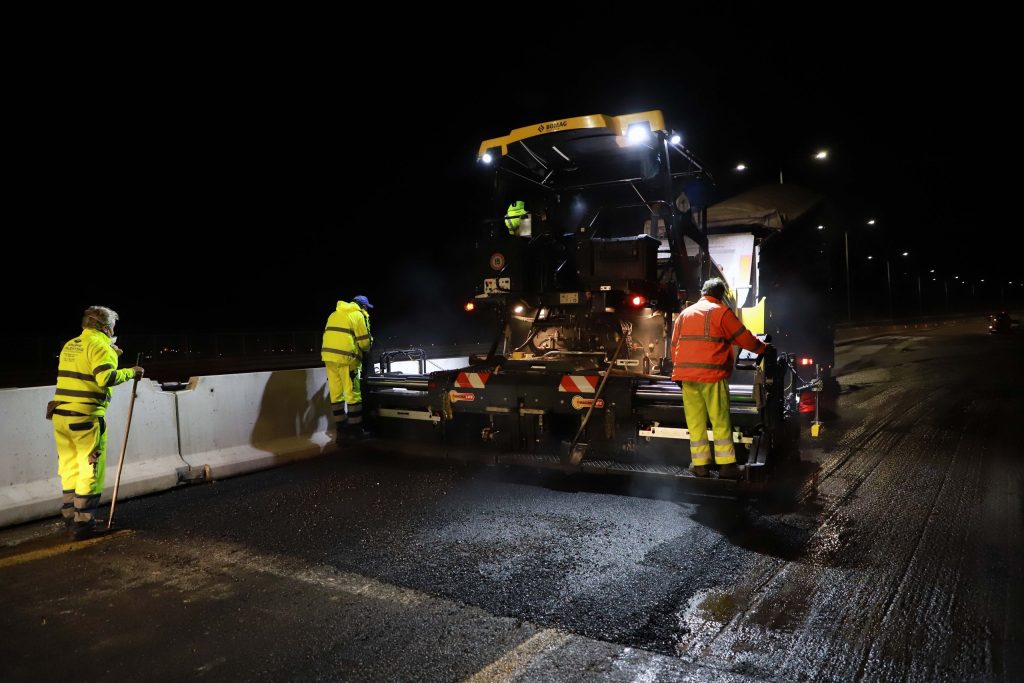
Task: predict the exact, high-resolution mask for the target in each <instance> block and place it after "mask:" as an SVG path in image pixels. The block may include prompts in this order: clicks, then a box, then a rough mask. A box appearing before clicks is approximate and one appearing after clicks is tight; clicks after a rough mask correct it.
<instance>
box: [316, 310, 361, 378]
mask: <svg viewBox="0 0 1024 683" xmlns="http://www.w3.org/2000/svg"><path fill="white" fill-rule="evenodd" d="M372 344H373V337H371V336H370V315H369V313H367V312H366V311H364V310H363V309H362V308H360V307H359V304H354V303H349V302H348V301H339V302H338V307H337V309H335V311H334V313H331V315H330V317H328V318H327V327H326V328H325V329H324V341H323V346H322V347H321V349H320V358H321V359H322V360H324V361H330V362H332V363H344V364H346V365H360V364H361V363H362V362H363V356H364V355H365V354H366V353H369V351H370V346H371V345H372Z"/></svg>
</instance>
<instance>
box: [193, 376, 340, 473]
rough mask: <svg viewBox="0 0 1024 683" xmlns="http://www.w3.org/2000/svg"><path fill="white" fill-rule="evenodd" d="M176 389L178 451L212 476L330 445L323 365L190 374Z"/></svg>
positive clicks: (317, 451) (302, 455)
mask: <svg viewBox="0 0 1024 683" xmlns="http://www.w3.org/2000/svg"><path fill="white" fill-rule="evenodd" d="M189 384H190V387H189V389H186V390H184V391H179V392H177V400H178V425H179V433H180V436H181V454H182V457H183V458H184V459H185V460H187V461H188V462H190V463H191V464H192V465H193V466H198V467H202V466H204V465H208V466H209V467H210V474H211V476H212V477H213V478H214V479H219V478H223V477H228V476H232V475H235V474H240V473H242V472H249V471H253V470H258V469H264V468H267V467H274V466H276V465H282V464H285V463H287V462H291V461H293V460H297V459H301V458H308V457H312V456H315V455H320V454H321V453H322V452H323V451H324V450H327V449H333V446H332V445H331V443H332V437H331V436H329V435H328V433H327V430H328V426H329V425H330V422H329V417H330V407H331V403H330V397H329V395H328V391H327V373H326V370H325V369H324V368H309V369H304V370H278V371H274V372H254V373H248V374H240V375H215V376H210V377H194V378H192V379H191V380H190V383H189Z"/></svg>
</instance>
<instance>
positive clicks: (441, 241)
mask: <svg viewBox="0 0 1024 683" xmlns="http://www.w3.org/2000/svg"><path fill="white" fill-rule="evenodd" d="M858 8H859V11H858V14H856V15H853V14H851V15H849V16H844V15H843V14H842V12H843V10H839V9H836V8H831V9H829V10H828V14H826V13H825V9H824V8H822V9H820V10H814V11H813V12H811V13H806V14H797V13H792V14H789V15H778V14H767V13H759V14H751V13H750V12H748V11H740V10H736V11H733V12H719V13H715V14H699V15H698V14H694V13H692V12H691V11H689V10H686V9H685V8H684V7H683V6H682V5H680V4H669V5H664V6H659V5H656V4H655V5H642V6H636V7H630V6H625V5H621V4H616V5H593V4H590V5H579V6H573V5H569V6H567V8H563V9H560V10H559V11H557V12H554V11H551V10H550V9H549V8H547V7H544V6H534V7H529V6H521V7H520V6H516V7H515V8H509V9H507V10H502V9H501V8H500V7H498V8H492V9H491V10H489V11H488V14H487V15H486V16H485V15H482V14H479V13H470V14H464V13H459V14H458V15H457V16H456V10H454V9H445V8H442V7H434V8H432V9H431V11H430V12H426V11H424V12H422V13H409V12H407V11H400V10H398V9H397V8H390V7H385V6H380V7H378V8H377V9H369V8H366V7H363V8H360V9H359V12H358V13H357V12H352V13H351V14H347V15H343V14H337V15H330V16H323V17H317V16H312V15H310V16H302V17H297V16H289V17H279V16H272V15H264V16H252V15H245V16H241V15H240V16H232V17H217V18H212V17H209V16H194V17H180V16H179V17H160V18H146V19H145V20H142V19H140V18H137V17H129V18H124V17H122V18H120V21H121V22H124V21H128V22H129V23H128V24H127V25H125V24H123V23H117V24H112V25H110V26H95V27H93V26H92V24H90V25H89V28H88V29H86V28H85V27H84V26H83V27H82V28H81V30H79V28H78V27H76V26H72V25H67V24H66V25H64V26H63V27H61V28H60V29H59V30H58V29H54V30H52V31H51V30H49V29H48V28H46V27H43V28H37V29H36V30H38V34H37V36H36V38H37V39H36V40H34V41H33V45H32V49H30V50H28V51H27V52H26V53H25V54H24V55H23V56H22V58H21V59H20V60H19V61H18V62H17V64H16V65H15V67H16V68H15V77H14V79H13V81H12V83H11V84H10V85H9V88H10V90H9V93H8V95H9V97H8V98H6V99H7V107H8V114H9V115H11V118H10V119H9V125H10V122H14V124H13V125H10V127H9V133H10V142H11V144H12V152H13V154H12V155H11V157H10V161H11V166H10V167H9V169H10V170H11V171H13V174H12V179H13V182H12V184H11V185H10V186H9V187H8V189H9V191H11V195H10V196H12V198H13V202H12V203H13V206H14V211H12V212H11V213H10V214H8V220H7V221H6V222H7V231H6V232H7V240H6V243H7V248H6V249H5V253H6V254H5V255H6V259H5V260H6V262H7V269H6V273H5V275H4V282H5V284H4V288H5V291H6V292H7V294H8V297H7V298H8V304H9V305H8V314H9V315H7V316H5V317H6V323H5V328H6V331H5V333H6V334H14V335H32V334H38V335H51V334H57V335H65V336H67V335H70V334H74V332H75V331H76V330H77V329H78V323H79V318H80V314H81V311H82V309H83V308H85V307H86V306H88V305H91V304H101V305H107V306H110V307H112V308H114V309H115V310H117V311H118V312H119V313H120V314H121V318H122V321H121V324H120V326H119V329H118V332H119V334H121V335H126V334H132V333H167V332H212V331H233V330H318V329H321V328H322V326H323V322H324V320H325V319H326V316H327V314H328V313H329V312H330V311H331V310H333V308H334V303H335V301H336V300H338V299H346V300H350V299H351V298H352V297H353V296H355V295H356V294H365V295H367V296H368V297H369V298H370V300H371V301H373V302H374V303H375V304H376V306H377V308H376V309H375V310H374V312H373V313H374V317H373V320H374V325H375V332H376V334H377V335H378V339H379V340H380V339H385V338H386V339H390V340H392V343H403V344H404V343H417V344H423V343H427V342H438V343H440V342H466V341H475V339H469V337H475V336H479V335H480V332H479V328H478V329H474V330H472V331H468V330H467V329H466V328H465V324H464V323H465V317H466V316H465V314H464V313H463V312H462V310H461V304H462V302H463V301H464V300H465V298H466V296H467V295H469V294H471V291H472V290H471V281H470V280H469V278H468V276H469V274H470V272H471V271H472V266H471V264H470V262H469V259H470V258H471V254H472V241H473V239H474V236H475V235H476V234H477V231H478V230H479V220H480V219H481V218H483V217H485V216H486V214H487V212H488V211H489V209H490V205H489V202H488V200H487V188H488V184H487V177H486V174H483V173H481V172H480V169H479V168H478V166H477V164H476V161H475V158H476V152H477V147H478V145H479V143H480V141H481V140H483V139H485V138H490V137H495V136H499V135H503V134H506V133H507V132H508V131H509V130H511V129H512V128H515V127H519V126H523V125H528V124H531V123H537V122H542V121H547V120H552V119H559V118H565V117H569V116H578V115H583V114H592V113H606V114H612V115H616V114H622V113H627V112H633V111H643V110H646V109H654V108H658V109H661V110H663V111H664V113H665V117H666V121H667V122H668V123H669V125H670V126H672V127H673V128H674V129H676V130H677V131H679V132H681V133H682V135H683V136H684V140H685V144H686V145H687V146H688V147H689V148H690V149H691V150H692V151H693V152H694V153H696V154H697V155H698V156H699V157H700V158H701V159H702V160H703V161H704V162H705V163H706V164H707V165H708V167H709V168H710V170H711V171H712V173H713V174H714V176H715V178H716V181H717V186H716V188H715V189H714V193H713V194H714V195H715V196H713V197H712V199H714V200H720V199H724V198H726V197H728V196H731V195H733V194H736V193H738V192H740V191H742V190H744V189H748V188H750V187H753V186H754V185H756V184H758V183H760V182H777V181H778V174H779V170H780V169H781V170H782V171H783V174H784V178H785V181H786V182H787V183H790V182H792V183H798V184H804V185H807V186H808V187H811V188H813V189H816V190H818V191H820V192H822V193H823V194H826V195H828V196H829V197H830V199H831V200H832V201H834V202H835V203H836V204H837V205H839V206H840V207H841V208H842V210H843V211H844V212H845V215H846V216H848V220H849V223H848V225H844V226H835V227H841V228H843V229H845V230H847V231H848V233H849V239H850V250H851V259H852V261H853V268H852V271H853V278H854V283H855V285H854V290H855V294H856V295H857V296H856V303H855V314H856V315H859V316H860V317H867V316H869V315H871V314H872V313H873V309H872V307H871V305H870V300H871V299H873V298H877V297H878V296H882V295H884V291H885V290H884V286H885V285H884V283H885V280H884V274H883V273H882V271H878V270H874V271H872V270H868V269H867V268H866V266H867V265H868V264H867V261H866V260H864V259H865V257H866V255H867V254H869V253H872V254H884V253H889V254H895V253H898V252H901V251H903V250H908V251H909V252H910V253H911V254H912V255H911V257H908V258H906V259H904V260H903V261H902V262H901V261H899V259H896V260H894V262H893V263H894V269H896V270H900V272H901V273H902V272H906V275H902V276H901V275H899V274H897V273H895V272H894V278H896V279H897V282H896V283H895V284H896V293H897V297H898V303H897V312H899V311H900V310H901V308H902V309H903V312H905V313H906V314H911V313H920V312H922V311H919V310H916V309H915V306H916V304H917V303H918V300H917V299H916V298H915V299H914V305H915V306H911V305H910V303H909V302H910V291H911V290H910V288H911V282H912V280H913V278H914V277H915V273H916V274H921V273H923V272H925V271H926V270H930V269H932V268H934V269H936V270H937V271H938V275H939V276H940V277H944V278H946V279H948V278H949V277H950V276H951V275H953V274H954V273H955V274H956V275H958V276H959V277H960V278H961V279H962V280H963V281H970V282H973V283H974V285H975V289H974V291H973V293H974V296H975V298H976V299H979V298H980V299H983V300H987V301H991V302H992V305H993V306H994V305H996V304H998V303H1000V301H1001V297H1005V296H1006V294H1005V292H1004V291H1002V290H1003V289H1004V288H1003V286H1002V285H998V287H999V288H998V289H997V284H996V283H1000V282H1009V281H1014V282H1015V285H1014V286H1016V287H1019V285H1018V284H1017V283H1019V282H1020V281H1021V280H1022V279H1024V273H1022V272H1021V267H1020V265H1019V264H1020V255H1021V247H1022V246H1024V243H1022V239H1021V236H1020V227H1019V225H1018V222H1017V221H1016V219H1015V213H1016V212H1015V211H1014V210H1013V200H1014V199H1015V197H1016V193H1015V192H1014V189H1015V188H1014V187H1013V186H1014V185H1016V174H1015V172H1014V171H1013V170H1012V168H1013V164H1014V163H1016V162H1015V160H1014V157H1015V147H1016V146H1017V138H1018V135H1017V132H1016V126H1017V125H1018V120H1019V117H1017V115H1016V113H1015V112H1016V109H1015V108H1014V107H1011V106H1010V101H1011V100H1012V99H1013V97H1010V96H1009V95H1012V93H1010V94H1009V95H1008V94H1007V92H1008V89H1010V88H1012V87H1014V84H1015V83H1016V82H1017V81H1018V80H1019V78H1018V77H1017V76H1016V75H1015V72H1014V71H1011V64H1013V63H1015V62H1016V60H1015V59H1014V57H1013V55H1012V48H1013V43H1012V42H1010V41H1009V38H1008V36H1006V35H1004V32H1005V30H1004V28H1003V25H1004V24H1006V20H1005V18H1004V19H1003V20H1000V19H999V18H998V17H985V18H973V17H956V16H952V17H927V18H925V17H908V18H905V19H897V18H895V17H889V16H887V15H882V14H874V13H872V12H871V11H869V10H867V9H866V8H864V7H863V6H858ZM836 12H839V14H836ZM95 22H96V18H95V17H93V18H92V23H95ZM99 23H102V22H99ZM457 27H467V28H457ZM1007 30H1008V29H1007ZM821 147H824V148H827V149H828V150H829V152H830V158H829V160H828V162H827V163H826V164H824V165H822V164H816V163H815V162H813V161H812V160H811V155H812V154H813V152H814V151H815V150H816V149H818V148H821ZM741 160H742V161H744V162H745V163H746V164H747V165H748V166H750V170H749V171H748V172H747V173H746V174H744V175H739V174H736V173H735V172H734V171H733V167H734V166H735V164H736V163H737V162H738V161H741ZM868 218H875V219H876V220H877V224H876V225H875V226H874V227H871V228H869V227H868V226H866V225H865V224H864V223H865V222H866V220H867V219H868ZM831 227H832V226H830V228H831ZM833 234H834V235H836V236H837V239H836V240H835V241H833V242H832V243H831V244H832V246H833V247H834V248H838V249H841V240H840V239H839V238H838V235H840V234H841V233H840V231H838V230H835V231H833ZM885 250H888V251H885ZM834 253H840V252H834ZM900 258H902V257H900ZM875 263H878V261H875ZM900 277H903V278H904V279H903V280H899V278H900ZM982 278H984V279H986V280H987V282H988V285H983V284H982V283H980V282H979V280H980V279H982ZM939 284H941V282H940V281H936V284H934V285H931V286H932V287H933V288H935V287H938V286H939ZM947 286H948V285H947ZM880 287H881V289H880ZM901 288H902V289H901ZM934 291H935V292H937V291H938V290H937V289H936V290H934ZM957 291H962V292H963V295H964V297H966V298H969V295H968V294H967V290H966V289H963V290H957ZM1022 292H1024V290H1022ZM933 293H934V292H933ZM925 294H926V297H928V303H926V305H925V306H924V307H923V309H924V310H923V312H929V311H930V310H931V309H932V308H934V307H933V306H930V305H929V304H930V303H931V302H932V301H933V300H934V298H933V297H932V295H931V294H929V290H927V285H926V291H925ZM904 295H905V296H904ZM1017 296H1018V298H1021V295H1020V294H1018V295H1017ZM899 301H906V302H908V303H907V304H906V306H905V307H901V305H900V303H899ZM957 301H960V302H962V301H963V299H955V298H954V302H957Z"/></svg>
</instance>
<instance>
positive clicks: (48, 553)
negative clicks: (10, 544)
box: [0, 529, 135, 569]
mask: <svg viewBox="0 0 1024 683" xmlns="http://www.w3.org/2000/svg"><path fill="white" fill-rule="evenodd" d="M134 533H135V532H134V531H132V530H131V529H121V530H119V531H114V532H112V533H109V534H107V535H106V536H97V537H96V538H89V539H86V540H84V541H73V542H71V543H61V544H60V545H55V546H51V547H49V548H40V549H39V550H30V551H28V552H27V553H22V554H20V555H11V556H9V557H0V569H3V568H4V567H13V566H14V565H18V564H24V563H25V562H32V561H34V560H42V559H43V558H46V557H53V556H54V555H62V554H64V553H70V552H73V551H75V550H81V549H82V548H88V547H89V546H91V545H96V544H98V543H106V542H107V541H112V540H114V539H115V538H125V537H127V536H131V535H132V534H134Z"/></svg>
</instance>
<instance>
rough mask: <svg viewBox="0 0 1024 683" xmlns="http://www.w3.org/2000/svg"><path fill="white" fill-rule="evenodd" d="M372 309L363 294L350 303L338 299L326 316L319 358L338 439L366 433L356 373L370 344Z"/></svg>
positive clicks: (371, 340)
mask: <svg viewBox="0 0 1024 683" xmlns="http://www.w3.org/2000/svg"><path fill="white" fill-rule="evenodd" d="M372 308H373V305H372V304H371V303H370V300H369V299H367V298H366V297H365V296H357V297H355V298H354V299H353V300H352V303H349V302H347V301H339V302H338V305H337V308H336V309H335V311H334V312H333V313H331V315H330V316H329V317H328V318H327V326H326V328H325V329H324V339H323V346H322V348H321V349H320V358H321V359H322V360H323V361H324V365H325V366H327V386H328V389H329V390H330V392H331V412H332V414H333V416H334V424H335V428H336V429H337V438H338V440H339V441H340V440H342V439H344V438H346V437H349V438H362V437H364V436H366V432H364V431H363V427H362V422H363V397H362V394H361V393H360V390H359V374H360V372H361V370H362V365H363V360H364V359H365V358H367V357H368V356H369V353H370V347H371V346H372V345H373V337H372V336H371V335H370V309H372ZM346 408H347V410H346Z"/></svg>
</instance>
